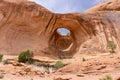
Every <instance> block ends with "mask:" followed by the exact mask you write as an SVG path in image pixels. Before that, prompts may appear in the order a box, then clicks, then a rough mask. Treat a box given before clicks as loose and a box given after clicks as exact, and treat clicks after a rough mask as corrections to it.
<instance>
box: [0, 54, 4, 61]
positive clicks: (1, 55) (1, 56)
mask: <svg viewBox="0 0 120 80" xmlns="http://www.w3.org/2000/svg"><path fill="white" fill-rule="evenodd" d="M2 59H3V54H0V62H1V61H2Z"/></svg>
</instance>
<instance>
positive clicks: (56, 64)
mask: <svg viewBox="0 0 120 80" xmlns="http://www.w3.org/2000/svg"><path fill="white" fill-rule="evenodd" d="M63 66H64V64H63V63H62V62H61V61H57V62H56V63H55V65H54V67H55V69H59V68H61V67H63Z"/></svg>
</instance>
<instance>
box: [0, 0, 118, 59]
mask: <svg viewBox="0 0 120 80" xmlns="http://www.w3.org/2000/svg"><path fill="white" fill-rule="evenodd" d="M119 11H120V1H119V0H112V1H108V2H103V3H101V4H99V5H97V6H95V7H93V8H91V9H89V10H88V11H85V12H82V13H68V14H55V13H52V12H51V11H49V10H47V9H46V8H44V7H42V6H40V5H38V4H36V3H34V2H30V1H27V0H0V52H1V53H4V54H13V55H16V54H19V53H20V52H21V51H24V50H27V49H29V50H31V51H33V52H34V53H35V55H41V56H49V57H54V58H55V57H58V58H71V57H73V55H74V54H77V53H78V54H79V53H90V52H94V51H97V52H102V51H103V52H106V51H107V42H108V41H109V40H112V41H114V42H115V44H117V49H116V51H118V50H119V46H120V39H119V38H120V37H119V34H120V31H119V28H120V22H119V21H120V12H119ZM60 28H65V29H67V30H69V31H70V34H69V35H65V36H63V35H61V34H60V33H59V32H58V31H57V30H58V29H60Z"/></svg>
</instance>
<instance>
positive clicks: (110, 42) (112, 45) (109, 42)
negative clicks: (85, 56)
mask: <svg viewBox="0 0 120 80" xmlns="http://www.w3.org/2000/svg"><path fill="white" fill-rule="evenodd" d="M107 47H108V48H109V49H110V53H115V49H116V47H117V45H116V44H115V43H114V42H113V41H108V43H107Z"/></svg>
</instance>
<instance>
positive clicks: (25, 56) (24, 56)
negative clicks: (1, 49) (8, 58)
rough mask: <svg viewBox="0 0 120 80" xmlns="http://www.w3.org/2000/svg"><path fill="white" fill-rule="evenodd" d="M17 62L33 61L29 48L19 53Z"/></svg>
mask: <svg viewBox="0 0 120 80" xmlns="http://www.w3.org/2000/svg"><path fill="white" fill-rule="evenodd" d="M18 61H19V62H23V63H30V64H31V63H33V53H32V52H30V50H26V51H23V52H21V53H20V54H19V57H18Z"/></svg>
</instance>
